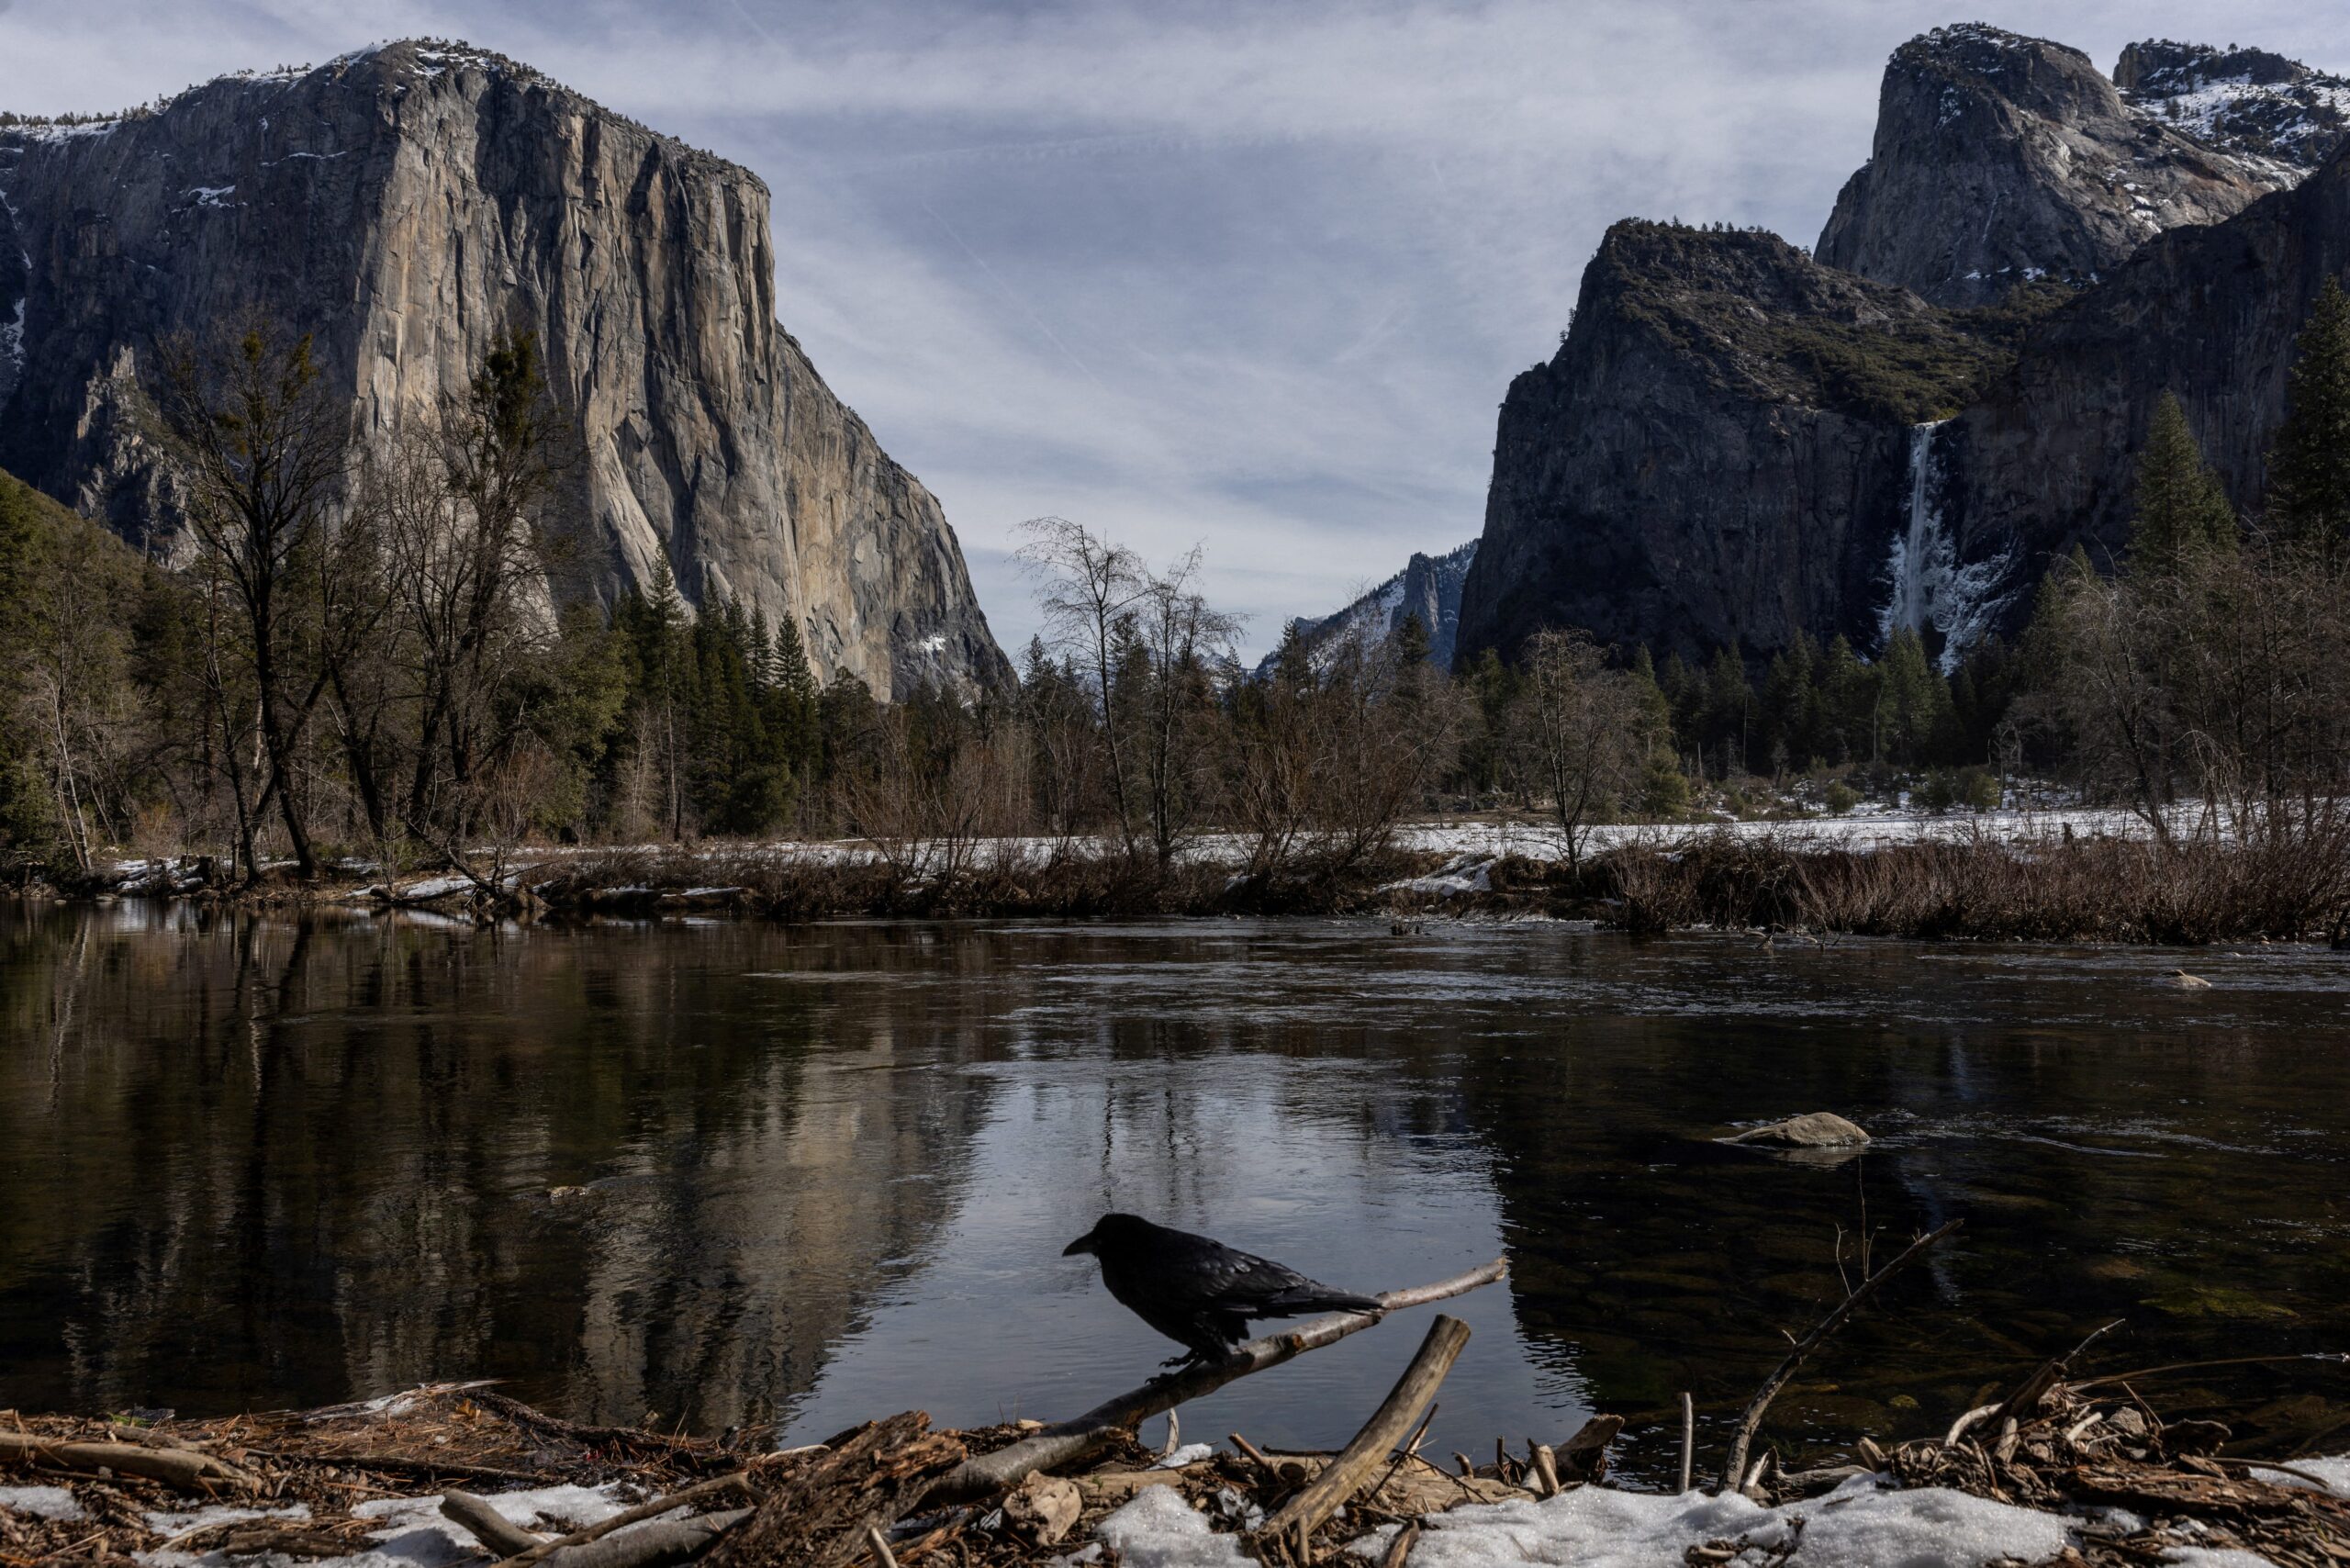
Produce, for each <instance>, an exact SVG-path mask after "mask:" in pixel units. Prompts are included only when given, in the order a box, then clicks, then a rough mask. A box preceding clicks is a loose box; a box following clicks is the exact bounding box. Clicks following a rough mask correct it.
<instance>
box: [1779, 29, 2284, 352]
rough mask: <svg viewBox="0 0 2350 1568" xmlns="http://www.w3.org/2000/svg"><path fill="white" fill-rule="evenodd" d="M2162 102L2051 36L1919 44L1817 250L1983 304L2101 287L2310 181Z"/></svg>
mask: <svg viewBox="0 0 2350 1568" xmlns="http://www.w3.org/2000/svg"><path fill="white" fill-rule="evenodd" d="M2133 47H2136V48H2141V49H2143V48H2145V47H2147V46H2133ZM2160 101H2162V100H2160V99H2158V98H2157V97H2156V96H2155V95H2149V96H2148V98H2147V101H2146V103H2145V105H2144V106H2140V107H2133V106H2132V105H2131V104H2128V103H2125V102H2124V101H2123V98H2122V95H2121V92H2120V91H2119V90H2117V89H2116V88H2115V86H2114V84H2112V83H2110V82H2109V81H2107V80H2106V79H2105V77H2104V76H2102V75H2100V74H2099V73H2098V69H2097V67H2096V66H2094V65H2092V64H2090V63H2089V59H2088V56H2087V55H2085V54H2082V53H2081V52H2079V51H2078V50H2072V49H2067V48H2065V46H2063V45H2062V44H2055V43H2050V42H2048V41H2047V40H2045V39H2029V38H2023V37H2020V36H2019V35H2017V34H2014V33H2008V32H2002V31H2000V30H1999V29H1998V28H1986V27H1982V26H1976V25H1969V26H1964V27H1952V28H1936V29H1935V30H1934V31H1932V32H1930V33H1928V34H1926V35H1924V36H1923V37H1921V38H1917V39H1911V40H1910V41H1909V42H1908V43H1906V44H1903V45H1902V46H1901V47H1900V48H1899V49H1897V50H1895V51H1894V53H1893V58H1892V59H1891V60H1890V61H1889V62H1887V63H1886V71H1885V83H1884V86H1883V88H1882V89H1881V91H1880V93H1879V95H1878V104H1877V121H1876V137H1875V141H1874V145H1873V147H1872V148H1871V151H1870V156H1869V162H1867V164H1866V165H1864V166H1863V168H1862V169H1861V170H1860V172H1859V173H1857V174H1854V175H1853V176H1852V179H1851V180H1850V181H1848V182H1847V183H1846V184H1845V186H1844V189H1843V191H1842V193H1841V195H1839V196H1838V197H1837V198H1836V209H1835V211H1834V212H1832V213H1831V214H1830V215H1829V218H1828V226H1827V227H1826V228H1825V229H1823V230H1821V231H1820V235H1819V243H1818V246H1817V247H1816V249H1815V252H1814V253H1815V254H1817V255H1818V258H1819V260H1820V261H1822V262H1824V263H1827V264H1828V265H1830V266H1833V267H1841V268H1844V269H1845V270H1847V271H1850V272H1856V273H1859V274H1861V275H1863V277H1871V278H1875V279H1877V280H1878V281H1880V282H1883V283H1897V284H1899V285H1901V286H1903V287H1905V288H1909V289H1913V290H1915V291H1916V292H1917V293H1918V294H1919V296H1921V297H1924V298H1926V299H1928V300H1930V301H1932V302H1933V303H1935V304H1938V305H1982V304H1987V303H1989V302H1991V301H1992V300H1995V299H1997V298H1998V297H2000V296H2001V295H2003V294H2005V293H2006V292H2007V291H2008V290H2009V288H2011V287H2013V286H2015V285H2017V284H2018V283H2023V282H2031V281H2035V280H2037V279H2040V278H2043V277H2053V278H2058V279H2061V280H2063V281H2065V282H2067V283H2074V284H2085V283H2089V282H2093V281H2095V280H2096V279H2097V278H2098V276H2100V275H2102V274H2105V273H2107V272H2109V271H2110V270H2112V269H2113V268H2114V267H2115V266H2117V265H2119V264H2120V263H2121V262H2122V261H2124V260H2126V259H2127V258H2128V257H2129V255H2130V253H2131V252H2132V251H2135V250H2136V249H2137V248H2138V246H2139V245H2141V244H2142V243H2143V242H2144V241H2146V239H2147V238H2148V237H2149V236H2151V235H2154V234H2157V233H2160V232H2161V231H2162V230H2165V229H2169V228H2175V227H2177V226H2178V225H2180V224H2197V223H2212V222H2216V221H2218V220H2219V219H2221V218H2227V217H2230V216H2232V215H2233V214H2234V213H2237V212H2240V211H2242V210H2243V209H2244V207H2246V206H2247V205H2249V204H2250V203H2252V202H2254V201H2256V200H2258V199H2259V198H2260V197H2261V196H2266V195H2267V194H2268V193H2269V192H2270V191H2274V190H2279V189H2282V188H2284V187H2285V186H2286V185H2289V184H2291V183H2292V180H2293V179H2294V178H2295V177H2297V175H2298V174H2300V173H2302V172H2305V169H2304V168H2303V167H2302V166H2300V165H2288V164H2286V163H2281V162H2278V161H2277V160H2276V159H2274V158H2271V157H2265V156H2259V155H2255V154H2251V153H2248V152H2245V151H2239V150H2238V149H2236V148H2233V147H2230V146H2226V145H2223V144H2221V143H2220V142H2218V141H2216V140H2204V139H2201V138H2199V137H2197V136H2195V135H2193V134H2192V133H2191V131H2190V130H2189V129H2188V128H2187V126H2186V123H2185V121H2184V120H2183V119H2182V120H2177V121H2174V120H2173V119H2172V118H2170V117H2168V116H2166V115H2165V114H2164V113H2163V112H2161V110H2160V109H2159V107H2157V104H2158V103H2159V102H2160Z"/></svg>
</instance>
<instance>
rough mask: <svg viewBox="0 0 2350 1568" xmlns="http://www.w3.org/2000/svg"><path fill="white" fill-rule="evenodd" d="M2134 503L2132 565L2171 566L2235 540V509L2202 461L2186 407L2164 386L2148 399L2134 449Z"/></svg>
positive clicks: (2163, 568) (2227, 546) (2137, 567)
mask: <svg viewBox="0 0 2350 1568" xmlns="http://www.w3.org/2000/svg"><path fill="white" fill-rule="evenodd" d="M2137 503H2138V504H2137V515H2136V517H2135V518H2133V519H2132V522H2131V527H2130V567H2131V569H2132V571H2137V572H2174V571H2177V569H2178V568H2179V567H2181V566H2186V565H2187V564H2188V563H2189V562H2191V561H2193V560H2195V559H2197V558H2198V557H2199V556H2201V555H2203V554H2206V553H2207V552H2209V551H2212V550H2224V549H2230V548H2233V545H2234V544H2235V538H2236V514H2235V509H2234V508H2233V507H2232V506H2230V505H2229V504H2228V495H2227V492H2226V491H2225V490H2224V489H2222V488H2221V487H2220V478H2219V476H2218V475H2216V474H2214V473H2212V472H2211V469H2210V465H2208V464H2206V463H2205V462H2204V461H2203V449H2202V448H2201V447H2199V446H2198V445H2197V444H2196V442H2195V432H2194V431H2191V430H2189V429H2188V424H2187V410H2186V409H2184V408H2183V407H2181V406H2180V404H2179V401H2178V398H2177V397H2176V396H2174V395H2173V394H2171V393H2168V392H2165V393H2164V394H2163V395H2162V398H2161V400H2160V401H2158V402H2157V403H2155V405H2154V418H2153V419H2152V420H2150V421H2149V422H2148V424H2147V427H2146V444H2145V447H2144V449H2143V451H2141V452H2140V453H2139V454H2138V487H2137Z"/></svg>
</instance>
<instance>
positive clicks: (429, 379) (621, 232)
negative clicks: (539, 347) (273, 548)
mask: <svg viewBox="0 0 2350 1568" xmlns="http://www.w3.org/2000/svg"><path fill="white" fill-rule="evenodd" d="M768 219H769V213H768V204H767V189H766V187H765V185H762V184H761V183H760V182H759V180H758V179H757V178H756V177H755V176H754V175H753V174H750V173H749V172H748V171H746V170H744V169H741V168H739V167H736V166H735V165H733V164H731V163H727V162H723V161H722V160H720V159H717V158H714V157H711V156H710V155H709V154H707V153H703V152H699V151H694V150H693V149H691V148H688V147H687V146H685V145H684V144H682V143H680V142H678V141H676V140H672V139H670V138H667V137H663V136H659V135H656V134H655V133H654V132H652V131H650V130H647V129H644V128H643V127H642V126H640V125H637V124H635V123H633V122H632V121H630V120H627V119H625V118H621V117H620V116H617V115H614V114H611V113H610V112H609V111H607V110H604V109H602V108H600V107H599V106H597V105H595V104H593V103H590V102H589V101H588V100H587V99H585V98H582V97H580V96H579V95H576V94H574V93H571V92H569V91H567V90H565V89H564V88H562V87H560V86H558V85H556V84H553V83H551V82H548V81H546V80H545V79H544V78H543V77H541V76H539V75H538V74H536V73H533V72H532V71H530V70H529V69H528V68H526V67H523V66H520V65H518V64H515V63H514V62H509V61H505V60H501V59H498V58H497V57H495V56H492V55H487V54H483V53H480V52H478V51H474V50H466V49H464V48H461V47H457V46H445V45H431V44H422V43H415V42H410V43H402V44H394V45H390V46H386V47H384V48H381V49H377V50H367V51H363V52H361V53H358V54H354V55H350V56H345V57H343V58H342V59H340V60H337V61H334V62H330V63H329V64H327V65H325V66H322V67H319V68H318V69H316V70H310V71H304V72H300V73H275V74H269V75H244V76H237V77H228V78H223V79H221V80H219V81H216V82H213V83H210V84H206V85H204V86H201V87H196V88H193V89H191V90H190V91H188V92H187V93H185V94H183V95H181V96H179V97H178V98H175V99H173V100H172V101H171V102H170V103H169V104H167V105H165V106H163V107H162V108H161V109H159V110H157V111H154V112H151V113H147V114H142V115H140V116H137V117H133V118H121V119H116V120H106V121H99V122H94V123H85V124H78V125H35V126H22V125H20V126H16V127H7V128H0V230H6V231H5V232H0V466H6V467H7V468H9V469H11V470H13V471H15V472H16V473H17V474H19V475H21V476H24V477H26V478H28V479H29V480H31V481H32V482H33V483H35V484H36V485H38V486H39V487H40V488H42V489H43V490H45V491H47V492H48V493H49V494H50V495H52V496H55V497H57V498H59V499H61V500H64V501H66V502H68V503H69V504H71V505H73V506H75V507H77V508H78V509H80V510H84V511H85V512H87V513H89V514H91V515H94V516H103V517H106V518H107V519H109V520H110V521H112V522H113V523H114V524H115V526H116V527H117V529H119V530H120V531H121V532H123V533H125V534H126V536H128V537H130V538H132V539H134V540H137V541H140V542H141V543H147V544H149V545H151V547H153V548H155V549H157V550H158V551H160V552H164V553H168V552H169V551H170V550H171V549H172V548H173V545H174V540H173V535H172V531H171V518H170V512H169V508H168V506H167V505H165V504H164V503H163V500H162V491H161V489H160V488H159V476H158V465H157V454H155V452H154V451H153V449H152V448H151V445H150V443H149V442H148V441H147V439H146V438H145V436H144V434H143V433H142V431H141V426H140V419H139V416H138V397H137V388H138V386H139V384H140V380H141V378H142V376H143V375H145V374H146V371H147V364H146V362H147V359H148V356H149V355H150V354H151V353H152V352H153V345H154V343H155V342H156V340H157V339H158V338H159V337H162V336H163V335H165V334H168V333H172V332H174V331H179V330H192V331H202V330H206V329H207V328H210V327H212V326H213V325H214V324H216V323H218V322H219V321H221V320H223V319H227V318H229V317H230V316H232V315H233V314H234V313H236V312H238V311H240V310H241V309H244V308H253V307H257V308H261V309H263V310H265V311H266V312H268V313H269V314H270V315H272V316H274V317H275V318H277V319H280V320H282V321H284V322H285V323H286V324H287V325H289V326H291V327H293V328H295V329H297V330H304V331H308V332H311V333H314V334H315V338H316V342H317V346H318V349H319V353H320V354H321V356H322V357H323V360H324V362H325V364H326V365H327V369H328V374H329V375H330V377H331V379H332V384H333V385H334V386H337V387H338V388H339V389H340V390H341V392H342V393H343V394H344V395H346V396H347V397H348V398H350V399H351V403H352V408H353V426H354V429H355V431H357V432H358V433H359V435H360V436H361V438H362V439H363V440H366V441H382V440H384V439H386V437H387V436H388V435H389V433H390V432H391V431H394V430H396V429H397V427H398V426H399V424H400V423H401V421H402V420H406V419H409V418H412V417H413V416H414V415H415V413H416V411H417V410H419V409H424V408H428V407H430V406H431V404H432V403H433V401H434V400H435V399H436V398H439V397H440V396H441V394H442V392H443V391H444V390H447V389H450V388H452V387H453V386H457V385H460V384H461V382H462V378H463V377H464V376H465V375H467V374H468V371H469V367H470V366H472V365H473V364H476V363H477V361H478V359H479V356H480V354H481V353H482V351H483V349H484V347H485V346H486V345H487V342H489V340H490V338H491V337H492V336H493V335H494V334H495V333H497V332H498V331H499V330H506V329H511V328H528V329H531V330H535V331H536V332H537V333H538V334H539V336H540V339H541V341H542V342H543V347H544V349H545V353H546V360H547V366H548V373H549V377H550V380H551V381H552V383H553V385H554V392H555V395H556V396H557V398H559V399H560V400H561V401H562V402H563V404H564V405H565V407H566V408H567V409H570V410H571V411H572V412H573V413H574V414H575V415H576V419H577V422H578V433H579V439H580V445H581V453H582V459H581V461H580V462H579V463H578V464H577V465H576V470H575V473H574V475H573V480H572V483H573V486H574V489H575V493H574V494H573V495H572V497H571V498H570V499H571V501H572V502H573V504H574V510H575V511H576V515H577V516H578V517H579V518H580V519H581V520H582V526H583V528H584V531H585V539H584V541H583V543H584V545H585V548H584V550H583V551H582V568H581V580H580V583H579V585H578V587H579V588H580V590H581V591H588V592H593V593H595V594H598V595H599V596H601V597H603V598H605V599H610V597H611V595H613V594H614V593H616V592H618V591H620V590H621V588H625V587H627V586H629V585H632V584H633V585H640V586H641V585H644V584H646V583H648V582H649V581H650V580H651V579H652V578H653V577H654V576H655V572H656V569H657V566H658V565H659V563H661V562H663V561H665V560H666V562H667V564H668V566H669V567H670V569H671V570H672V572H673V573H674V575H675V577H676V578H677V584H678V586H679V588H680V589H681V590H682V591H683V593H684V595H685V596H686V598H687V599H688V600H689V601H691V602H693V603H696V604H701V603H708V602H711V601H713V600H714V599H717V598H719V597H721V596H727V597H733V598H735V599H741V600H743V601H744V602H745V603H747V604H751V605H755V606H757V607H758V608H760V609H761V610H765V611H766V613H767V616H768V617H769V618H770V619H773V620H782V619H785V618H789V619H791V620H793V621H796V622H798V623H799V624H800V626H801V628H802V629H803V632H804V633H805V635H806V638H807V642H808V645H809V648H810V652H811V655H812V656H813V657H814V658H815V659H816V660H817V662H818V665H819V667H820V668H821V669H822V670H824V671H825V672H826V673H828V674H829V673H832V672H834V671H848V672H852V673H855V674H856V675H858V676H860V677H862V678H864V679H865V680H867V682H868V683H869V684H871V685H872V686H873V687H874V688H875V689H877V690H878V691H880V692H883V693H884V694H887V693H890V692H893V691H896V692H902V691H903V690H905V689H908V688H910V687H911V686H912V685H913V684H914V683H916V682H918V681H922V680H925V679H938V680H943V681H945V682H946V683H947V684H948V685H950V686H953V687H957V688H959V689H966V690H968V689H974V688H976V687H979V686H984V685H991V684H995V683H997V682H999V681H1002V680H1004V679H1008V678H1009V677H1010V666H1009V665H1008V663H1007V662H1006V661H1005V660H1004V658H1003V656H1002V654H1001V653H1000V652H999V651H998V650H997V648H996V646H995V644H994V642H993V640H992V639H991V638H990V635H989V633H988V629H987V623H986V622H985V620H984V618H983V617H982V616H981V615H980V613H979V606H978V604H977V602H976V600H975V599H974V597H973V595H972V591H971V585H970V580H969V577H968V574H967V572H966V570H965V568H964V564H963V559H962V554H961V551H960V548H959V546H958V545H957V542H956V539H955V535H954V532H953V530H952V529H950V528H949V527H948V526H947V523H946V517H945V515H944V514H943V512H942V511H941V510H940V508H939V505H938V502H937V500H936V498H934V497H933V496H932V495H931V494H930V492H929V491H928V490H927V489H925V488H924V487H923V485H922V483H921V482H920V481H919V480H917V479H915V478H914V477H913V476H912V475H910V474H908V473H907V472H906V471H905V470H904V469H902V468H901V467H900V466H899V465H897V464H896V463H894V462H893V461H891V460H890V456H889V454H887V453H885V452H883V451H882V450H881V448H880V446H879V444H878V442H875V440H874V438H873V435H872V433H871V432H870V431H868V430H867V428H866V426H865V424H864V422H863V421H862V420H859V419H858V418H857V417H856V414H855V413H854V412H853V411H852V410H850V409H847V408H846V407H845V406H844V405H843V404H842V403H841V402H840V400H839V399H838V398H835V397H834V395H833V394H832V392H831V390H830V389H829V388H827V387H826V386H825V385H824V383H823V381H822V378H821V377H820V376H819V375H817V374H816V372H815V369H814V367H813V366H812V365H811V364H809V362H808V359H807V356H806V354H805V353H802V351H801V350H800V345H799V344H798V343H797V342H794V341H793V340H792V339H791V337H790V336H789V334H788V333H786V332H785V331H784V330H782V329H781V327H780V326H779V325H778V322H777V319H776V298H775V289H776V283H775V255H774V251H773V248H772V242H771V240H770V236H769V232H768Z"/></svg>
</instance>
